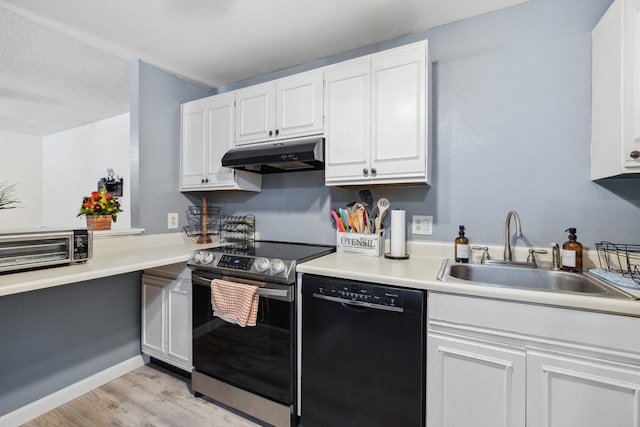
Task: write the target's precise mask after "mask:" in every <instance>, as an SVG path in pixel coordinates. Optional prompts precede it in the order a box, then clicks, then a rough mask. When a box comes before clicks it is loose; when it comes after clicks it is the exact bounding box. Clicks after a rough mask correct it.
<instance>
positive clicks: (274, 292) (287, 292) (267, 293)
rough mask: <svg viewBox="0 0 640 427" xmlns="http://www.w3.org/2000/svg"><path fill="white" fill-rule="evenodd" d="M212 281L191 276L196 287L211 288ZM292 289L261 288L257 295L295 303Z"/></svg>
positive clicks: (287, 287) (289, 287)
mask: <svg viewBox="0 0 640 427" xmlns="http://www.w3.org/2000/svg"><path fill="white" fill-rule="evenodd" d="M225 279H228V278H226V277H225ZM211 280H213V279H210V278H207V277H202V276H198V275H196V274H193V275H192V276H191V282H192V283H193V284H194V285H199V286H211ZM234 282H236V283H242V282H241V281H239V280H234ZM247 284H252V283H247ZM291 289H292V286H286V285H282V287H279V288H275V287H268V286H261V287H258V289H257V290H256V293H257V294H258V295H259V296H260V297H264V298H271V299H277V300H280V301H287V302H292V301H293V292H292V290H291Z"/></svg>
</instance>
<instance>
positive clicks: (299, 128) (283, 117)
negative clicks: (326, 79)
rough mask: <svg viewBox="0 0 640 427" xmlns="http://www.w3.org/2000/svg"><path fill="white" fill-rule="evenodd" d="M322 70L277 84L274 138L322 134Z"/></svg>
mask: <svg viewBox="0 0 640 427" xmlns="http://www.w3.org/2000/svg"><path fill="white" fill-rule="evenodd" d="M322 83H323V79H322V71H313V72H309V73H302V74H297V75H295V76H292V77H287V78H283V79H280V80H278V81H277V83H276V137H277V138H291V137H297V136H304V135H313V134H317V133H321V132H322V129H323V126H324V123H323V113H324V112H323V110H322V106H323V102H322V98H323V85H322Z"/></svg>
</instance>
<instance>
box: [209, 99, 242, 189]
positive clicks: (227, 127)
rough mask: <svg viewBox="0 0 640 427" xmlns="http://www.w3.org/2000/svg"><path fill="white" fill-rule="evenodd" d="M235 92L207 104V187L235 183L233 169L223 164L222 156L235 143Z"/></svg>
mask: <svg viewBox="0 0 640 427" xmlns="http://www.w3.org/2000/svg"><path fill="white" fill-rule="evenodd" d="M234 102H235V94H234V93H231V94H226V95H217V96H215V97H213V98H211V101H210V102H209V103H208V104H207V106H206V121H207V123H206V127H205V129H206V144H207V146H206V148H207V149H206V151H205V152H206V153H208V154H207V156H206V167H207V171H206V175H207V179H208V183H207V187H208V188H211V189H216V188H228V187H230V186H231V187H232V186H233V185H234V181H235V180H234V178H235V177H234V171H233V169H229V168H225V167H223V166H222V156H224V154H225V153H226V152H227V151H228V150H229V149H230V148H233V145H234V131H235V130H234V123H235V108H234Z"/></svg>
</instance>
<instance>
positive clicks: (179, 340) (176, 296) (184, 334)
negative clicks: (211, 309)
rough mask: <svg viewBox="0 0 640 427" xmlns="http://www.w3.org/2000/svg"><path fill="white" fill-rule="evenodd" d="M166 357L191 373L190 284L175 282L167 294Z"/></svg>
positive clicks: (182, 281)
mask: <svg viewBox="0 0 640 427" xmlns="http://www.w3.org/2000/svg"><path fill="white" fill-rule="evenodd" d="M167 324H168V328H167V338H168V339H167V357H168V358H169V359H171V360H173V361H174V362H176V364H178V366H179V367H181V368H183V369H185V370H188V371H191V369H192V366H193V365H192V358H191V282H189V281H187V280H176V281H174V282H172V283H171V285H170V286H169V287H168V292H167Z"/></svg>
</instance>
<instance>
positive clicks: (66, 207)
mask: <svg viewBox="0 0 640 427" xmlns="http://www.w3.org/2000/svg"><path fill="white" fill-rule="evenodd" d="M129 116H130V115H129V113H126V114H122V115H119V116H115V117H112V118H110V119H106V120H101V121H99V122H95V123H91V124H88V125H85V126H81V127H79V128H75V129H70V130H67V131H64V132H59V133H56V134H53V135H49V136H46V137H44V138H43V140H42V151H43V158H44V162H43V168H42V170H43V175H42V181H43V197H42V199H43V225H44V226H46V227H85V226H86V222H85V219H84V217H82V216H81V217H76V215H77V214H78V211H79V209H80V204H81V203H82V197H83V196H88V195H89V194H90V193H91V192H92V191H94V190H96V188H97V183H98V181H99V180H100V178H102V177H104V176H106V170H107V168H111V169H113V170H114V172H115V173H116V174H117V175H120V176H121V177H122V178H124V189H123V196H122V197H121V199H120V204H121V207H122V209H123V210H124V212H122V213H120V214H119V215H118V222H117V223H115V224H112V229H114V230H120V229H128V228H131V202H130V182H131V181H130V177H131V174H130V166H129V165H130V163H129V145H130V143H129V141H130V125H129V122H130V118H129Z"/></svg>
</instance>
